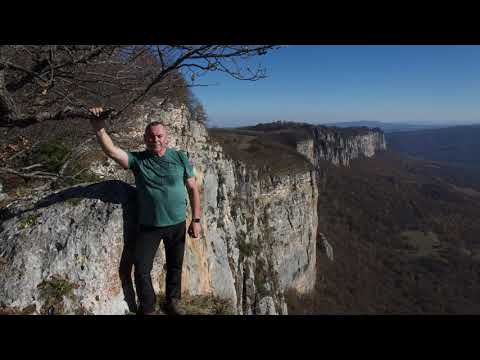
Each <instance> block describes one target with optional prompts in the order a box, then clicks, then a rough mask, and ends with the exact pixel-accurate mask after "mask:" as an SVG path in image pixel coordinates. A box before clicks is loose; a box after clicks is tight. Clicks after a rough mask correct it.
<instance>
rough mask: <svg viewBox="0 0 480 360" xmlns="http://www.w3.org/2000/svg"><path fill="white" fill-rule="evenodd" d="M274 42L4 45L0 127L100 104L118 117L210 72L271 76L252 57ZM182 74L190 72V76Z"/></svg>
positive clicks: (80, 113)
mask: <svg viewBox="0 0 480 360" xmlns="http://www.w3.org/2000/svg"><path fill="white" fill-rule="evenodd" d="M275 48H276V47H275V46H271V45H259V46H256V45H152V46H149V45H140V46H133V45H52V46H50V45H21V46H15V45H4V46H2V47H1V48H0V127H25V126H30V125H32V124H34V123H37V122H39V121H45V120H65V119H68V118H73V117H85V116H86V115H85V114H84V111H86V110H87V109H88V108H89V107H92V106H95V105H99V104H101V105H103V107H111V108H112V112H111V113H110V117H111V119H115V118H117V117H119V116H120V115H121V114H122V113H123V112H124V111H125V110H126V109H128V108H130V107H131V106H133V105H134V104H136V103H138V102H139V101H140V100H142V99H143V98H144V97H145V96H146V95H147V94H153V93H155V92H157V93H161V96H160V97H162V98H163V97H165V96H167V94H170V93H172V91H173V90H174V89H178V88H179V87H180V85H179V84H181V86H183V87H189V86H195V80H196V79H197V78H198V77H199V76H201V75H203V74H204V73H206V72H209V71H220V72H223V73H226V74H228V75H230V76H232V77H233V78H235V79H239V80H250V81H255V80H259V79H262V78H264V77H265V76H266V75H265V71H264V69H263V68H262V67H261V66H260V65H257V66H254V69H252V68H251V67H250V65H249V64H248V62H249V60H250V59H254V58H256V57H258V56H261V55H264V54H266V53H268V52H269V51H271V50H273V49H275ZM183 75H188V76H190V81H189V82H187V81H186V80H185V79H184V78H183ZM162 92H163V93H162ZM157 96H158V95H157ZM168 96H170V95H168ZM66 108H69V109H70V110H68V111H66V110H65V109H66Z"/></svg>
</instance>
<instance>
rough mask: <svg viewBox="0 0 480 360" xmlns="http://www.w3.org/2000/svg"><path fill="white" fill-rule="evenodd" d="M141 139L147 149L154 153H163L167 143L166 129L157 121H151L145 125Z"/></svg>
mask: <svg viewBox="0 0 480 360" xmlns="http://www.w3.org/2000/svg"><path fill="white" fill-rule="evenodd" d="M143 139H144V140H145V145H146V146H147V149H148V150H150V151H152V152H154V153H156V154H163V153H164V151H165V150H166V148H167V145H168V134H167V130H166V129H165V127H164V126H163V125H162V123H160V122H158V121H153V122H151V123H150V124H148V125H147V127H146V128H145V134H144V135H143Z"/></svg>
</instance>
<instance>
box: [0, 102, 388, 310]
mask: <svg viewBox="0 0 480 360" xmlns="http://www.w3.org/2000/svg"><path fill="white" fill-rule="evenodd" d="M157 103H158V102H157V101H156V100H155V99H152V100H150V101H149V102H146V103H144V104H142V105H141V106H137V108H136V111H135V114H136V115H135V116H133V117H132V118H130V119H129V120H128V121H127V122H125V123H123V124H121V125H118V126H114V125H115V124H114V125H112V128H111V131H110V133H111V134H112V138H113V140H114V141H115V142H116V143H118V144H120V145H121V146H122V147H123V148H124V149H126V150H137V149H141V148H142V146H143V145H142V143H143V139H142V135H143V130H144V127H145V125H146V124H147V123H148V122H150V121H153V120H160V121H164V123H165V124H166V125H167V127H168V129H169V132H170V134H171V141H170V146H171V147H173V148H177V149H182V150H185V151H187V154H188V156H189V158H190V161H191V163H192V164H193V166H194V169H195V172H196V175H197V181H198V183H199V186H200V192H201V202H202V234H201V237H200V238H199V239H190V238H189V237H187V250H186V254H185V260H184V272H183V283H182V289H183V293H184V294H188V295H214V296H217V297H220V298H223V299H228V300H229V301H230V303H231V305H232V307H233V309H234V311H235V312H236V313H238V314H287V312H288V311H287V305H286V301H285V296H284V293H285V292H286V291H287V290H289V289H294V290H295V291H297V292H299V293H306V292H309V291H311V290H312V288H313V286H314V284H315V276H316V273H315V272H316V266H315V260H316V253H315V252H316V240H317V220H318V216H317V201H318V191H317V179H316V177H317V175H316V171H315V169H313V168H307V169H306V170H304V171H298V172H296V173H290V174H280V175H279V174H275V175H273V173H272V172H270V171H269V166H268V164H267V165H266V166H264V167H258V166H257V167H255V166H250V164H248V163H245V162H242V161H240V160H234V159H232V158H231V157H230V156H228V155H227V154H226V152H225V151H224V149H223V148H222V146H220V145H219V144H217V143H216V142H214V141H212V139H211V138H210V137H209V135H208V132H207V129H206V128H205V127H204V126H203V125H202V124H199V123H198V122H195V121H193V120H192V119H191V115H190V113H189V112H188V110H187V108H186V107H173V106H172V107H170V108H167V109H160V108H159V107H158V106H157ZM383 148H385V142H384V140H383V134H382V133H378V132H367V133H365V134H361V135H353V136H350V137H349V136H343V137H342V136H341V134H340V133H339V132H336V131H329V130H325V129H324V128H322V127H315V128H314V129H313V131H312V136H311V138H308V139H306V140H304V141H302V142H299V143H298V144H297V150H298V151H299V152H300V153H302V154H303V155H305V156H306V158H307V159H309V160H310V161H311V162H312V164H314V165H316V164H317V162H318V161H317V160H318V159H324V160H328V161H331V162H333V163H335V164H343V165H348V163H349V161H351V160H352V159H354V158H355V157H358V156H360V155H361V154H363V155H365V156H372V155H373V154H374V153H375V151H377V150H379V149H383ZM82 152H83V153H84V154H91V155H92V156H90V159H92V160H91V162H90V168H91V170H92V171H93V172H95V173H96V174H97V175H98V176H100V177H102V178H103V179H104V180H103V181H100V182H98V183H94V184H79V185H76V186H74V187H70V188H66V189H63V190H58V191H56V192H43V193H36V194H33V195H32V196H31V197H30V198H24V199H21V200H17V201H14V202H12V203H10V204H9V205H7V206H6V207H5V208H4V209H3V210H2V212H1V220H2V222H1V227H0V269H1V271H0V305H1V306H4V307H8V308H15V309H23V308H26V307H32V306H33V305H34V306H35V309H36V310H35V311H34V313H52V312H53V313H55V312H62V313H92V314H124V313H126V312H127V311H129V309H130V311H132V309H133V303H134V296H135V295H134V292H133V287H132V283H131V278H132V274H131V270H132V261H131V257H130V251H129V249H130V247H131V244H132V242H133V241H134V239H135V237H134V234H135V229H136V226H137V225H136V218H135V213H136V211H135V206H136V204H135V188H134V186H132V185H133V177H132V176H131V174H130V172H129V171H124V170H121V169H120V168H119V167H118V166H117V165H116V164H114V163H113V162H112V161H111V160H109V159H107V158H106V157H105V156H103V154H102V153H101V152H100V151H99V146H98V145H97V144H96V143H95V142H94V141H89V142H88V141H86V143H85V146H84V148H83V150H82ZM278 161H281V154H279V158H278ZM317 166H318V165H317ZM332 251H333V250H332V249H329V253H331V252H332ZM332 258H333V256H332ZM163 269H164V253H163V249H162V246H161V247H160V251H159V252H158V254H157V258H156V259H155V263H154V269H153V272H152V275H153V283H154V287H155V290H156V291H157V292H159V291H163V288H164V271H163ZM60 310H61V311H60Z"/></svg>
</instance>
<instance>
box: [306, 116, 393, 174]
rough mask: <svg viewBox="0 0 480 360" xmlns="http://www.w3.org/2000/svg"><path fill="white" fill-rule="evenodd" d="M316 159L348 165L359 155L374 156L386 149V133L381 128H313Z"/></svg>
mask: <svg viewBox="0 0 480 360" xmlns="http://www.w3.org/2000/svg"><path fill="white" fill-rule="evenodd" d="M312 136H313V144H314V152H315V160H316V161H317V160H320V159H321V160H327V161H329V162H331V163H333V164H335V165H344V166H348V165H349V164H350V161H352V160H353V159H356V158H358V157H359V156H365V157H372V156H373V155H375V153H376V152H379V151H382V150H385V149H386V142H385V135H384V133H383V132H382V131H381V130H380V129H372V130H370V129H355V130H352V129H338V128H327V127H325V126H316V127H314V128H313V134H312Z"/></svg>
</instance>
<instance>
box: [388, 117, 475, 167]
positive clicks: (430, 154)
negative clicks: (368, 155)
mask: <svg viewBox="0 0 480 360" xmlns="http://www.w3.org/2000/svg"><path fill="white" fill-rule="evenodd" d="M385 139H386V141H387V146H388V147H389V148H390V149H392V150H395V151H398V152H401V153H404V154H408V155H410V156H415V157H417V158H421V159H426V160H433V161H442V162H448V163H451V164H456V165H461V166H469V167H477V168H478V167H480V125H465V126H453V127H448V128H444V129H430V130H417V131H402V132H392V133H388V134H386V135H385Z"/></svg>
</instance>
